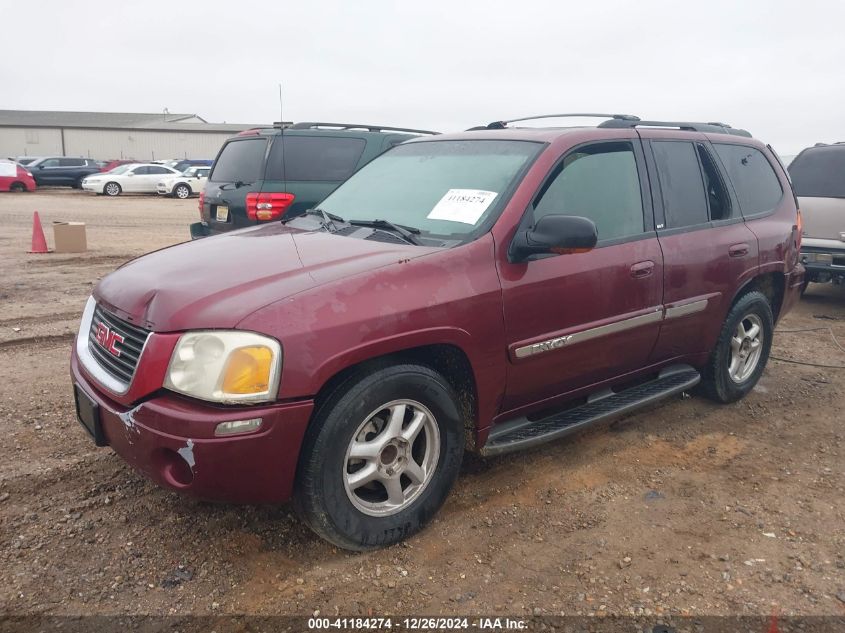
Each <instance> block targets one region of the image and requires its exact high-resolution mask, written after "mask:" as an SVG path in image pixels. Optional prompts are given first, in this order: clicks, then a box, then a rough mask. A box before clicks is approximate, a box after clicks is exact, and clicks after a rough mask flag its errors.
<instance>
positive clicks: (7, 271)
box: [0, 190, 845, 616]
mask: <svg viewBox="0 0 845 633" xmlns="http://www.w3.org/2000/svg"><path fill="white" fill-rule="evenodd" d="M34 210H38V211H40V212H41V218H42V221H43V223H44V224H45V227H46V229H45V230H46V233H47V236H48V242H50V243H51V244H52V231H51V229H50V228H49V223H50V222H51V221H52V220H57V219H63V220H81V221H85V222H86V223H87V224H88V242H89V247H90V252H89V253H86V254H84V255H56V254H49V255H28V254H27V253H26V251H27V250H28V248H29V239H30V229H31V221H32V219H31V218H32V212H33V211H34ZM196 217H197V211H196V199H191V200H187V201H178V200H170V199H156V198H154V197H143V196H132V197H129V196H126V197H121V198H118V199H109V198H103V197H95V196H90V195H87V194H83V193H81V192H78V191H70V190H43V192H37V193H32V194H0V218H2V225H3V229H2V232H0V256H1V257H2V262H3V268H4V271H3V275H2V280H0V298H2V304H0V305H2V307H3V308H2V314H0V431H2V432H0V452H2V454H3V455H4V456H5V458H4V459H3V460H0V613H5V614H24V613H43V614H91V613H96V614H161V615H167V614H180V615H181V614H211V613H248V614H309V615H310V614H313V613H315V612H318V611H319V612H320V614H322V615H335V614H343V615H358V614H363V615H366V614H368V613H372V614H378V615H386V614H402V613H415V614H419V613H426V614H452V613H461V614H511V615H518V616H531V615H539V614H561V613H565V614H567V615H576V614H582V615H583V614H598V615H605V614H622V615H627V614H641V615H643V614H644V615H652V614H654V615H659V614H693V615H701V614H721V615H727V614H749V615H750V614H763V615H768V614H769V613H771V612H772V610H773V608H777V609H778V611H779V612H780V613H783V614H800V615H811V614H812V615H823V614H824V615H840V616H841V615H843V614H845V503H843V496H845V495H844V494H843V493H845V459H844V458H843V454H845V453H844V452H845V445H843V442H844V441H845V429H843V421H845V415H843V404H845V398H843V393H845V392H844V391H843V388H844V387H845V371H839V370H825V369H819V368H815V367H807V366H801V365H795V364H787V363H784V362H779V361H771V362H770V363H769V367H768V369H767V370H766V373H765V375H764V376H763V379H762V381H761V382H760V384H759V386H758V387H757V388H756V389H755V391H754V392H753V393H752V394H751V395H750V396H749V397H748V398H747V399H745V400H744V401H742V402H740V403H737V404H735V405H732V406H716V405H713V404H711V403H710V402H708V401H705V400H703V399H701V398H699V397H697V396H692V397H688V398H687V397H685V398H679V399H676V400H672V401H670V402H668V403H666V404H664V405H663V406H660V407H657V408H654V409H652V410H650V411H647V412H644V413H640V414H638V415H634V416H631V417H629V418H627V419H625V420H623V421H619V422H616V423H614V424H613V425H611V426H610V427H609V428H608V427H605V428H602V429H599V430H596V431H593V432H589V433H586V434H584V435H581V436H578V437H576V438H574V439H572V440H569V441H563V442H560V443H556V444H551V445H547V446H545V447H542V448H539V449H536V450H532V451H530V452H525V453H520V454H516V455H511V456H507V457H503V458H498V459H488V460H481V459H479V458H476V457H474V456H470V455H468V456H467V458H466V460H465V462H464V468H463V473H462V476H461V478H460V480H459V482H458V484H457V486H456V488H455V490H454V492H453V494H452V496H451V497H450V499H449V501H448V502H447V504H446V506H445V507H444V509H443V510H442V511H441V513H440V515H439V518H438V519H437V520H436V521H435V522H434V523H433V524H432V525H431V526H430V527H429V528H428V529H427V530H426V531H424V532H423V533H422V534H421V535H419V536H417V537H415V538H413V539H411V540H410V541H409V542H407V543H405V544H402V545H398V546H395V547H391V548H389V549H386V550H382V551H377V552H372V553H367V554H357V555H356V554H349V553H346V552H343V551H339V550H337V549H335V548H333V547H332V546H330V545H328V544H326V543H325V542H323V541H321V540H319V539H318V538H317V537H316V536H314V535H312V533H311V532H310V531H309V530H308V529H307V528H305V527H304V526H303V525H301V524H300V523H299V522H298V521H297V519H296V518H295V516H293V514H292V512H291V511H290V509H289V508H287V507H233V506H227V505H214V504H208V503H202V502H198V501H195V500H193V499H190V498H185V497H182V496H179V495H177V494H175V493H172V492H168V491H165V490H162V489H159V488H157V487H155V486H153V485H151V484H150V483H148V482H147V481H146V480H144V479H142V478H141V477H140V476H139V475H137V474H136V473H135V472H133V471H132V470H131V469H130V468H129V467H127V466H126V465H125V464H124V463H123V462H122V461H121V460H120V459H118V458H117V457H116V456H115V455H114V454H113V453H112V452H111V451H110V450H109V449H95V448H94V446H93V444H92V442H91V441H90V440H89V438H88V436H87V435H86V434H85V432H84V431H83V429H82V428H80V426H79V424H78V423H77V421H76V419H75V416H74V411H73V399H72V395H71V385H70V381H69V377H68V357H69V350H70V345H71V341H72V338H73V336H74V333H75V330H76V327H77V324H78V319H79V316H80V313H81V310H82V307H83V305H84V303H85V299H86V297H87V295H88V294H89V293H90V291H91V288H92V285H93V284H94V283H96V281H97V279H99V278H100V277H101V276H103V275H104V274H106V273H107V272H109V271H110V270H112V269H114V268H115V267H116V266H117V265H119V264H120V263H121V262H123V261H125V260H126V259H128V258H130V257H133V256H137V255H140V254H142V253H144V252H148V251H151V250H154V249H157V248H161V247H164V246H167V245H169V244H173V243H175V242H179V241H183V240H186V239H187V238H188V228H187V225H188V223H189V222H191V221H193V220H194V218H196ZM828 326H830V327H831V328H832V329H833V331H834V332H835V333H836V335H837V336H838V337H839V340H840V341H842V342H843V343H845V288H835V287H831V286H824V287H821V286H814V287H811V289H810V290H809V291H808V293H807V296H806V297H805V300H804V301H803V302H802V303H801V304H800V305H799V307H798V308H796V310H794V311H793V313H791V314H790V315H789V316H788V317H787V318H786V319H785V320H784V321H783V322H782V323H781V324H780V326H779V329H780V330H786V329H799V328H818V327H828ZM773 353H774V354H775V355H777V356H779V357H784V358H792V359H797V360H802V361H810V362H815V363H822V364H829V365H845V353H843V352H841V351H839V350H838V349H836V347H835V345H834V344H833V342H832V341H831V339H830V336H829V335H828V333H827V332H824V331H819V332H810V333H781V334H778V335H777V337H776V340H775V345H774V349H773Z"/></svg>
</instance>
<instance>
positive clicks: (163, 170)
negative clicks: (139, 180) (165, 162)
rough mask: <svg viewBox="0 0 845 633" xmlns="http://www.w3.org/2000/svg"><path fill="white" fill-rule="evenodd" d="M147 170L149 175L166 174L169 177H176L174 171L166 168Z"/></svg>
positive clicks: (150, 168)
mask: <svg viewBox="0 0 845 633" xmlns="http://www.w3.org/2000/svg"><path fill="white" fill-rule="evenodd" d="M147 169H149V171H148V172H147V173H149V174H168V175H170V176H176V175H177V174H176V172H175V171H171V170H170V169H168V168H167V167H147Z"/></svg>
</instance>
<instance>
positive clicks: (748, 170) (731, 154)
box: [714, 143, 800, 215]
mask: <svg viewBox="0 0 845 633" xmlns="http://www.w3.org/2000/svg"><path fill="white" fill-rule="evenodd" d="M714 147H715V148H716V153H717V154H719V158H720V159H722V163H723V164H724V165H725V169H726V170H727V172H728V176H729V177H730V179H731V182H732V183H733V186H734V189H735V190H736V197H737V198H739V206H740V208H741V209H742V213H743V214H744V215H754V214H756V213H765V212H766V211H771V210H772V209H774V208H775V207H776V206H777V205H778V203H779V202H780V200H781V198H782V197H783V188H782V187H781V186H780V180H778V177H777V176H776V175H775V172H774V170H773V169H772V165H771V163H770V162H769V161H768V159H767V158H766V157H765V156H764V155H763V153H762V152H761V151H760V150H758V149H755V148H753V147H748V146H747V145H728V144H726V143H715V144H714ZM799 195H800V194H799Z"/></svg>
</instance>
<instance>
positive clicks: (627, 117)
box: [470, 112, 640, 130]
mask: <svg viewBox="0 0 845 633" xmlns="http://www.w3.org/2000/svg"><path fill="white" fill-rule="evenodd" d="M565 117H595V118H599V119H614V120H619V121H639V120H640V117H638V116H634V115H633V114H595V113H592V112H575V113H567V114H538V115H536V116H524V117H521V118H519V119H508V120H507V121H493V122H492V123H488V124H487V125H480V126H477V127H471V128H470V130H502V129H504V128H505V127H507V125H508V123H519V122H520V121H535V120H537V119H561V118H565Z"/></svg>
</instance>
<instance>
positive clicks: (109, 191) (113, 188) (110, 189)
mask: <svg viewBox="0 0 845 633" xmlns="http://www.w3.org/2000/svg"><path fill="white" fill-rule="evenodd" d="M121 191H122V189H121V188H120V185H119V184H117V183H116V182H108V183H106V186H105V187H103V193H104V194H106V195H107V196H119V195H120V192H121Z"/></svg>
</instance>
